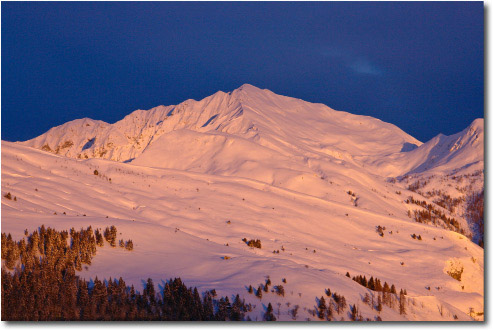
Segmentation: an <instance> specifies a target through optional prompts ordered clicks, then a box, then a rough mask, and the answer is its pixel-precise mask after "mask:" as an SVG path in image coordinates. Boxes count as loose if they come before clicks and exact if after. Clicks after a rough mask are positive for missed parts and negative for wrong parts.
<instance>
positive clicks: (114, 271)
mask: <svg viewBox="0 0 493 330" xmlns="http://www.w3.org/2000/svg"><path fill="white" fill-rule="evenodd" d="M94 169H97V170H98V172H99V175H94V173H93V172H94ZM110 179H111V180H110ZM387 189H388V192H387V191H385V192H381V193H382V194H383V195H384V196H386V198H387V199H390V198H396V197H398V198H401V199H404V196H402V195H401V196H399V195H396V194H395V192H394V191H395V190H396V189H400V187H399V186H393V185H392V184H390V183H388V187H387ZM6 192H11V194H12V195H13V196H16V197H17V201H13V200H7V199H6V198H2V231H3V232H10V233H12V234H13V237H14V238H16V239H19V238H20V237H21V236H22V235H23V231H24V229H25V228H27V229H29V230H33V229H35V228H37V227H38V226H40V225H41V224H45V225H47V226H54V227H56V228H59V229H69V228H71V227H76V228H78V227H82V226H84V227H86V226H88V225H92V226H93V228H98V227H100V228H104V227H105V226H108V225H112V224H114V225H116V226H117V228H118V230H119V232H121V237H122V238H124V239H129V238H130V239H132V240H133V241H134V247H135V248H134V250H133V251H132V252H128V251H125V250H122V249H117V248H110V247H105V248H103V249H102V250H101V251H99V252H98V255H97V256H96V257H95V258H94V260H93V264H92V265H91V266H90V267H89V268H88V269H87V270H83V271H82V272H81V276H83V277H85V278H93V277H94V276H96V275H97V276H98V277H100V278H101V277H107V278H109V277H117V276H122V277H123V278H124V279H125V281H126V282H127V283H133V284H135V285H136V286H137V287H139V286H141V285H142V282H141V280H142V279H145V278H147V277H152V278H153V279H154V281H155V283H162V282H161V281H163V280H166V279H168V278H170V277H174V276H180V277H182V279H183V280H184V281H185V283H186V284H187V285H193V286H198V287H199V289H201V290H206V289H212V288H216V289H217V290H218V293H219V294H220V295H233V294H235V293H240V294H241V295H242V296H243V297H245V298H246V299H247V302H251V303H252V304H254V305H255V306H256V308H255V309H254V311H253V312H251V313H250V317H251V318H252V319H254V320H255V319H256V318H257V319H259V320H260V319H261V317H262V315H263V313H264V311H265V306H266V305H267V304H268V303H269V302H271V303H273V305H274V306H275V307H277V302H280V303H282V305H281V308H280V319H281V320H290V319H291V316H290V315H289V314H288V310H289V309H290V308H288V307H287V305H286V304H287V303H290V306H291V308H292V306H294V305H295V304H298V305H300V306H301V308H300V311H299V314H300V315H299V317H298V318H297V319H298V320H305V319H306V318H311V319H314V317H313V316H312V315H311V314H310V313H309V309H313V308H314V306H315V305H316V297H320V296H321V295H323V293H324V289H325V288H331V290H332V291H336V292H339V293H342V294H343V295H344V296H346V299H347V301H348V304H350V305H352V304H354V303H357V304H358V306H360V308H361V310H362V314H363V316H364V317H368V318H370V319H375V317H376V315H377V313H376V311H375V310H372V309H371V308H370V307H369V306H367V305H365V304H364V303H362V301H361V298H362V297H363V296H364V294H365V293H366V292H369V290H368V289H365V288H363V287H362V286H360V285H358V284H357V283H356V282H353V281H351V280H350V279H348V278H347V277H345V276H344V274H345V273H346V271H349V272H350V273H351V275H358V274H364V275H366V276H367V277H370V276H376V277H378V278H380V279H382V281H387V282H389V283H394V284H395V285H396V287H397V288H398V289H399V288H406V289H407V292H408V294H409V298H408V300H409V305H408V306H407V308H408V314H406V315H404V316H401V315H399V313H398V311H397V310H396V309H390V308H388V307H384V310H383V311H382V313H381V314H380V316H381V317H382V319H383V320H404V319H409V320H453V315H457V317H458V319H459V320H470V319H471V318H470V316H468V315H467V313H468V312H469V307H473V308H474V310H475V311H477V312H479V311H482V310H483V269H484V266H483V250H482V249H481V248H479V247H478V246H477V245H475V244H473V243H472V242H471V241H469V240H468V239H467V238H466V237H464V236H462V235H460V234H457V233H453V232H450V231H446V230H443V229H441V228H436V227H431V226H428V225H423V224H418V223H415V222H412V221H411V220H410V219H408V218H406V217H403V216H399V215H388V214H384V212H382V210H384V209H385V208H386V207H387V205H385V204H383V203H378V204H374V205H373V206H372V207H369V206H368V207H367V208H366V209H365V208H362V207H359V206H358V207H355V206H354V205H353V203H352V202H351V200H350V197H349V196H348V195H347V194H346V197H347V200H346V201H345V202H338V201H330V200H324V199H321V198H318V197H315V196H312V195H309V194H304V193H300V192H296V191H293V190H290V189H284V188H282V187H276V186H273V185H269V184H266V183H263V182H260V181H256V180H252V179H247V178H237V177H231V176H220V175H210V174H202V173H194V172H189V171H182V170H175V169H157V168H149V167H143V166H137V165H133V164H125V163H118V162H112V161H108V160H101V159H88V160H75V159H70V158H66V157H61V156H58V155H52V154H49V153H46V152H42V151H38V150H35V149H32V148H29V147H25V146H21V145H19V144H15V143H9V142H2V195H3V194H4V193H6ZM409 193H410V194H412V193H411V192H409ZM341 194H345V193H344V192H343V191H341ZM370 194H371V192H367V193H364V194H363V195H361V199H363V200H364V199H371V197H370V196H369V195H370ZM366 195H368V196H366ZM394 204H395V209H396V210H397V209H399V210H400V211H401V212H402V213H403V212H404V209H405V208H406V207H407V206H406V205H405V204H404V203H402V202H397V201H396V202H394ZM55 212H56V215H55V214H54V213H55ZM63 212H65V213H66V215H63ZM396 212H397V211H396ZM84 214H85V215H86V216H84ZM106 216H108V218H106ZM227 221H231V224H228V223H227ZM378 225H381V226H385V227H386V231H385V236H384V237H380V236H379V235H378V234H377V233H376V232H375V228H376V226H378ZM391 231H392V234H391V233H390V232H391ZM413 233H416V234H420V235H421V236H422V237H423V240H422V241H417V240H415V239H412V238H411V234H413ZM244 237H246V238H248V239H251V238H258V239H260V240H261V241H262V249H252V248H249V247H248V246H246V244H245V243H244V242H242V241H241V239H242V238H244ZM442 237H443V238H442ZM433 238H435V240H434V239H433ZM226 244H228V246H226ZM281 247H284V249H285V250H284V251H282V249H281ZM273 250H281V252H280V253H279V254H274V253H272V251H273ZM314 251H315V252H314ZM224 256H229V257H231V259H229V260H224V259H223V258H224ZM452 261H454V262H460V264H461V265H463V266H464V273H463V279H462V281H461V282H458V281H456V280H455V279H452V278H451V277H450V276H448V275H447V273H446V272H447V270H448V269H449V263H450V262H452ZM401 262H403V263H404V264H403V265H401ZM267 275H269V276H270V278H271V279H272V282H273V285H277V284H281V278H286V279H287V283H286V284H284V286H285V290H286V296H285V297H279V296H276V295H275V294H273V293H269V294H265V295H264V297H263V298H262V300H259V299H258V298H256V297H254V296H253V295H250V294H248V293H247V291H246V287H247V286H248V285H250V284H251V285H253V286H254V287H256V286H258V285H259V284H260V283H264V282H265V276H267ZM462 286H464V289H462ZM426 287H430V290H428V289H427V288H426ZM437 288H440V289H437ZM413 301H414V303H413ZM443 306H445V307H443ZM304 307H306V308H307V309H306V310H304V309H303V308H304ZM442 307H443V308H444V310H445V312H443V311H442V314H443V316H442V315H441V314H440V312H439V309H440V308H442ZM338 317H339V318H340V317H344V318H345V319H348V315H347V314H346V313H344V314H341V315H340V316H338ZM315 319H316V318H315Z"/></svg>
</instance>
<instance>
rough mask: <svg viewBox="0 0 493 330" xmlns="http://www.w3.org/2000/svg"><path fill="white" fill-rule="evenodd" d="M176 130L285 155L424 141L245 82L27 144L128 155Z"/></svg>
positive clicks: (118, 157) (378, 149) (377, 150)
mask: <svg viewBox="0 0 493 330" xmlns="http://www.w3.org/2000/svg"><path fill="white" fill-rule="evenodd" d="M88 122H89V123H88ZM96 123H97V125H96ZM87 124H89V125H87ZM181 129H187V130H192V131H195V132H199V133H210V134H217V133H221V134H226V135H234V136H235V137H241V138H246V139H249V140H251V141H254V142H255V143H256V144H258V145H261V146H264V147H267V148H270V149H272V150H274V151H277V152H280V153H282V154H283V155H285V156H301V157H324V156H326V155H328V156H331V157H336V158H346V159H350V158H351V157H352V156H354V155H384V154H389V153H392V152H397V151H400V150H401V149H402V148H403V147H404V146H405V145H416V146H418V145H421V143H420V142H419V141H418V140H416V139H414V138H413V137H411V136H409V135H407V134H406V133H404V132H403V131H401V130H400V129H399V128H397V127H396V126H394V125H391V124H388V123H384V122H382V121H380V120H377V119H374V118H371V117H365V116H357V115H352V114H349V113H346V112H341V111H335V110H333V109H330V108H329V107H327V106H325V105H322V104H314V103H309V102H305V101H302V100H299V99H295V98H290V97H285V96H281V95H277V94H274V93H273V92H271V91H269V90H261V89H259V88H256V87H254V86H251V85H248V84H246V85H243V86H241V87H240V88H238V89H236V90H234V91H233V92H230V93H224V92H217V93H216V94H214V95H211V96H209V97H206V98H205V99H203V100H201V101H195V100H187V101H185V102H183V103H181V104H179V105H176V106H159V107H156V108H153V109H150V110H147V111H143V110H137V111H134V112H133V113H131V114H129V115H128V116H126V117H125V118H124V119H122V120H120V121H118V122H116V123H115V124H107V123H104V122H100V121H91V120H90V119H83V120H75V121H71V122H68V123H66V124H63V125H61V126H58V127H55V128H52V129H51V130H50V131H48V132H47V133H45V134H43V135H41V136H39V137H37V138H35V139H32V140H29V141H26V142H24V144H25V145H27V146H30V147H34V148H38V149H43V150H45V151H50V152H53V153H56V154H60V155H64V156H67V157H72V158H105V159H110V160H115V161H131V160H133V159H134V158H136V157H138V156H139V155H141V154H142V153H143V152H144V150H146V148H148V147H149V146H151V145H152V144H153V143H154V142H155V141H157V140H158V139H159V138H160V137H161V136H162V135H165V134H168V133H171V132H173V131H177V130H181ZM165 140H166V139H165ZM173 156H174V155H173Z"/></svg>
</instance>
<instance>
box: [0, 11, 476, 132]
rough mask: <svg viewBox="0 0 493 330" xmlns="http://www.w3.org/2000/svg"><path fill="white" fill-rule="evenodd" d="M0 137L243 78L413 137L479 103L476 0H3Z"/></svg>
mask: <svg viewBox="0 0 493 330" xmlns="http://www.w3.org/2000/svg"><path fill="white" fill-rule="evenodd" d="M1 7H2V53H1V57H2V98H1V106H2V133H1V136H2V139H4V140H9V141H13V140H26V139H29V138H32V137H35V136H37V135H39V134H42V133H43V132H45V131H46V130H48V129H49V128H51V127H52V126H56V125H60V124H62V123H64V122H66V121H69V120H72V119H76V118H83V117H91V118H94V119H100V120H104V121H107V122H115V121H117V120H119V119H121V118H123V117H124V116H125V115H126V114H128V113H130V112H131V111H133V110H136V109H149V108H151V107H154V106H157V105H160V104H164V105H169V104H177V103H180V102H182V101H184V100H185V99H188V98H193V99H201V98H203V97H206V96H208V95H210V94H212V93H214V92H216V91H218V90H223V91H231V90H233V89H235V88H237V87H239V86H240V85H242V84H243V83H250V84H253V85H255V86H258V87H260V88H267V89H270V90H272V91H273V92H275V93H278V94H283V95H288V96H293V97H297V98H301V99H304V100H307V101H311V102H321V103H325V104H327V105H328V106H330V107H332V108H334V109H337V110H345V111H349V112H352V113H355V114H363V115H369V116H373V117H376V118H379V119H381V120H384V121H387V122H390V123H393V124H395V125H397V126H399V127H400V128H402V129H403V130H405V131H406V132H408V133H410V134H411V135H413V136H415V137H416V138H418V139H419V140H422V141H426V140H428V139H430V138H432V137H433V136H435V135H437V134H438V133H444V134H453V133H456V132H458V131H460V130H462V129H464V128H465V127H466V126H467V125H469V124H470V122H471V121H472V120H473V119H475V118H477V117H483V116H484V112H483V3H482V2H475V3H471V2H469V3H457V2H455V3H444V2H441V3H423V2H416V3H402V2H398V3H368V2H366V3H350V2H341V3H329V2H318V3H305V2H303V3H277V2H276V3H258V2H254V3H224V2H218V3H190V2H189V3H169V2H150V3H129V2H126V3H118V2H117V3H115V2H110V3H91V2H80V3H77V2H70V3H49V2H42V3H34V2H33V3H22V2H2V4H1Z"/></svg>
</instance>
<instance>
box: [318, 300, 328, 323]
mask: <svg viewBox="0 0 493 330" xmlns="http://www.w3.org/2000/svg"><path fill="white" fill-rule="evenodd" d="M326 311H327V305H326V304H325V299H324V297H323V296H322V297H320V299H319V301H318V317H319V318H320V319H324V318H325V315H326Z"/></svg>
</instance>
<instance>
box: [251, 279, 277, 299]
mask: <svg viewBox="0 0 493 330" xmlns="http://www.w3.org/2000/svg"><path fill="white" fill-rule="evenodd" d="M282 280H283V283H286V279H285V278H283V279H282ZM270 285H272V281H271V280H270V278H269V277H268V278H267V280H266V281H265V284H260V285H259V286H258V288H257V290H256V291H255V295H256V296H257V297H258V298H260V299H262V291H264V292H265V293H268V292H269V286H270ZM247 291H248V293H254V289H253V287H252V286H251V285H250V286H249V287H248V289H247ZM272 292H275V293H276V294H278V295H280V296H283V297H284V294H285V291H284V286H282V285H281V284H279V285H275V286H274V288H273V289H272Z"/></svg>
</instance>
